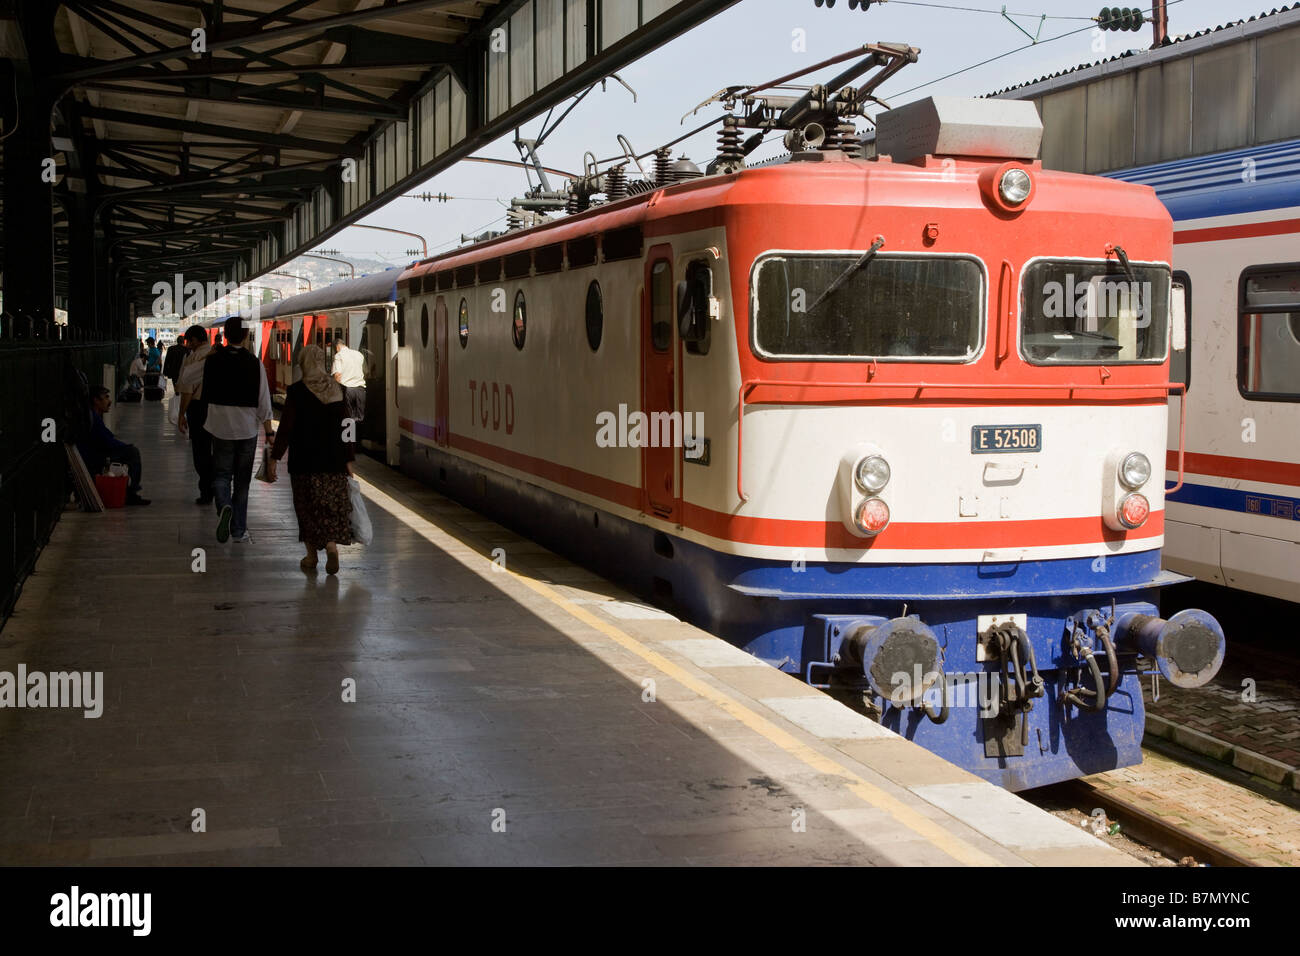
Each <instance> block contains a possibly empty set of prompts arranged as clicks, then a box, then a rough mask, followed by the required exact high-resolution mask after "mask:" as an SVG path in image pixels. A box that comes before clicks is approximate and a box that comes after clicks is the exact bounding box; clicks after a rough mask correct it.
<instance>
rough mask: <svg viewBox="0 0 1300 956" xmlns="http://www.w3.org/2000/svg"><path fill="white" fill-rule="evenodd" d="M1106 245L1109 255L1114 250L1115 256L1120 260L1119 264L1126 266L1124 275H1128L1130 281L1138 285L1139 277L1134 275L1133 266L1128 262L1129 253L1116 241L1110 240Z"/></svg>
mask: <svg viewBox="0 0 1300 956" xmlns="http://www.w3.org/2000/svg"><path fill="white" fill-rule="evenodd" d="M1106 246H1107V248H1106V253H1107V255H1109V254H1110V253H1112V252H1113V253H1115V258H1116V259H1118V260H1119V264H1120V265H1121V266H1122V267H1123V268H1124V275H1125V276H1127V277H1128V281H1129V282H1131V283H1133V284H1134V285H1137V277H1136V276H1135V275H1133V267H1132V266H1130V265H1129V264H1128V253H1127V252H1125V251H1124V247H1123V246H1121V245H1119V244H1118V243H1114V242H1109V243H1107V244H1106Z"/></svg>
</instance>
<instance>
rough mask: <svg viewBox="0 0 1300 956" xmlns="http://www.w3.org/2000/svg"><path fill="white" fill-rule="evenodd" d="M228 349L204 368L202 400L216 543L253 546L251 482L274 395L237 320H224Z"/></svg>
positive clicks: (213, 356)
mask: <svg viewBox="0 0 1300 956" xmlns="http://www.w3.org/2000/svg"><path fill="white" fill-rule="evenodd" d="M225 336H226V345H225V347H224V348H219V349H214V350H213V352H212V354H211V355H209V356H208V358H207V361H205V362H204V364H203V398H204V399H205V400H206V402H207V405H208V417H207V421H205V422H204V425H203V427H204V429H205V430H206V431H207V433H208V434H209V435H211V436H212V490H213V493H214V494H215V496H216V504H217V512H218V514H219V515H220V518H218V520H217V540H218V541H220V542H222V543H225V542H226V541H227V540H229V539H230V538H231V537H233V538H234V539H235V542H236V543H237V544H250V543H251V542H252V540H253V539H252V536H251V535H249V533H248V487H249V485H250V484H251V483H252V480H253V458H254V456H255V455H256V454H257V431H258V428H262V430H263V431H264V432H265V434H266V437H267V441H268V442H269V441H270V439H271V438H272V437H273V433H272V430H271V390H270V389H269V388H268V387H267V384H266V369H265V368H264V367H263V365H262V363H261V362H260V361H259V360H258V358H257V356H255V355H253V354H252V353H251V352H249V351H248V349H246V348H245V347H244V345H245V343H246V340H247V336H248V331H247V330H246V329H245V328H244V325H243V322H242V321H241V320H240V318H239V316H237V315H234V316H231V317H230V318H229V319H227V320H226V327H225Z"/></svg>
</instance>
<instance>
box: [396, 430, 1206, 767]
mask: <svg viewBox="0 0 1300 956" xmlns="http://www.w3.org/2000/svg"><path fill="white" fill-rule="evenodd" d="M401 453H402V454H401V459H402V468H403V470H404V471H406V472H408V473H409V474H412V475H413V476H414V477H417V478H419V479H421V480H422V481H425V482H427V483H429V484H431V485H433V486H434V487H435V488H437V489H438V490H439V491H441V492H443V493H444V494H447V495H448V496H449V497H452V498H455V499H456V500H459V501H461V502H463V503H464V504H466V505H467V506H468V507H471V508H473V509H474V510H476V511H479V512H482V513H484V514H487V515H489V516H491V517H492V518H494V519H495V520H498V521H500V522H501V523H503V524H505V525H507V526H509V527H511V528H513V529H515V530H517V531H518V532H519V533H521V534H523V535H525V536H527V537H529V538H531V539H533V540H536V541H538V542H540V543H542V544H544V545H546V546H547V547H550V548H552V549H553V550H555V551H557V552H559V553H561V554H563V555H565V556H566V557H568V558H570V559H572V560H574V561H575V562H577V563H579V564H583V565H585V566H587V567H590V568H593V569H597V570H599V571H600V573H601V574H602V575H604V576H606V577H608V578H611V579H612V580H615V581H617V582H618V583H620V584H622V585H624V586H625V587H627V588H628V589H629V590H631V591H633V592H634V593H636V594H639V595H643V596H645V597H647V598H649V599H650V600H652V601H654V602H655V603H657V604H660V605H662V606H665V607H667V608H669V609H670V610H673V611H674V612H675V613H677V614H678V615H680V616H681V617H683V618H684V619H687V620H690V621H691V622H692V623H694V624H696V625H698V626H700V627H702V628H704V629H706V630H708V631H709V632H711V633H713V634H716V635H718V636H719V637H722V638H724V639H725V640H727V641H729V642H730V643H732V644H735V645H736V646H738V647H741V648H743V649H745V650H747V651H749V652H750V653H751V654H753V655H755V656H756V657H759V658H761V659H763V660H765V661H767V662H768V663H770V664H772V665H773V666H775V667H778V668H780V669H781V670H784V671H787V672H789V673H791V674H797V675H799V676H800V677H802V678H803V679H805V680H808V681H810V682H812V683H815V684H818V685H819V686H824V685H826V684H830V683H834V682H835V681H834V680H832V678H833V677H834V676H835V675H836V674H837V664H836V662H835V660H834V658H835V657H836V656H837V653H836V647H835V644H834V638H833V634H834V632H836V631H837V627H836V626H835V625H836V622H843V621H851V620H863V621H877V622H879V621H886V620H891V619H900V618H909V619H916V620H919V621H920V622H923V623H924V625H925V626H926V627H928V628H929V629H930V631H932V632H933V634H934V635H935V637H936V638H937V641H938V643H939V645H940V647H941V650H942V658H941V662H942V663H941V669H942V673H943V675H944V677H943V683H944V684H946V686H947V689H948V692H947V695H946V696H947V702H948V713H947V717H946V719H945V720H943V722H942V723H936V722H935V720H933V719H932V718H931V717H929V716H927V715H926V711H925V709H924V708H923V707H921V706H917V705H914V706H902V705H896V704H894V703H893V702H891V701H890V700H887V699H884V698H882V697H881V695H880V694H879V693H873V692H872V690H871V688H870V687H868V686H867V681H866V680H865V679H863V675H862V673H861V669H859V671H858V672H857V673H856V674H855V675H850V677H851V678H852V677H856V678H857V681H856V683H855V681H854V680H853V679H850V680H848V681H840V682H839V686H840V689H844V688H848V689H849V690H850V692H853V691H854V689H855V688H856V690H857V691H859V692H861V694H862V696H863V698H864V699H866V700H870V701H874V705H873V706H874V708H875V709H876V711H877V713H878V716H879V719H880V721H881V723H882V724H883V725H884V726H886V727H888V728H889V729H891V730H893V731H895V732H896V733H899V734H901V735H902V736H903V737H906V738H907V739H909V740H913V741H915V742H916V743H917V744H920V745H921V746H923V747H925V748H926V749H928V750H930V751H933V752H934V753H937V754H939V755H940V756H942V757H944V758H945V759H947V760H949V761H951V762H952V763H954V764H956V765H958V766H960V767H962V768H964V769H966V770H968V771H970V772H971V773H974V774H976V775H978V776H980V777H983V778H984V779H986V780H989V781H991V782H993V783H996V784H999V785H1000V786H1003V787H1005V788H1007V789H1009V790H1022V789H1026V788H1030V787H1038V786H1044V785H1046V784H1049V783H1054V782H1057V781H1061V780H1068V779H1072V778H1075V777H1079V776H1083V775H1086V774H1092V773H1099V772H1102V771H1106V770H1111V769H1114V768H1116V767H1123V766H1128V765H1132V764H1136V763H1140V762H1141V760H1142V757H1141V741H1142V736H1143V731H1144V724H1145V711H1144V707H1143V701H1142V692H1141V686H1140V681H1141V675H1140V674H1139V672H1138V670H1137V669H1136V663H1137V657H1138V655H1137V653H1136V651H1134V650H1133V649H1132V648H1128V649H1117V660H1118V662H1119V668H1118V672H1117V673H1116V674H1115V675H1113V676H1112V674H1111V673H1110V667H1109V666H1108V665H1106V664H1105V662H1104V655H1102V653H1101V650H1100V647H1097V645H1096V644H1095V641H1094V640H1093V639H1094V638H1095V637H1096V634H1095V631H1096V627H1095V626H1094V625H1096V624H1097V623H1099V622H1105V621H1110V622H1111V623H1112V625H1113V623H1114V621H1115V619H1116V618H1117V617H1123V616H1124V615H1125V614H1132V613H1136V614H1139V615H1145V616H1150V617H1152V618H1155V617H1157V615H1158V609H1157V607H1156V594H1157V593H1158V589H1159V588H1160V587H1161V586H1164V585H1167V584H1172V583H1175V582H1177V581H1181V580H1185V578H1183V577H1181V576H1179V575H1173V574H1170V573H1168V572H1162V571H1161V569H1160V552H1159V551H1158V550H1151V551H1142V552H1135V553H1126V554H1113V555H1108V556H1106V557H1105V559H1104V560H1102V559H1099V558H1078V559H1062V560H1052V561H1029V562H1019V563H1015V564H1000V565H989V564H928V565H926V564H921V565H901V566H900V565H862V564H853V565H849V564H831V563H823V564H818V563H813V562H809V563H807V564H806V566H803V567H800V566H799V565H796V564H792V563H791V562H775V561H765V560H759V559H755V558H748V557H742V556H736V555H730V554H724V553H720V552H717V551H714V550H712V549H710V548H707V547H704V546H701V545H699V544H696V543H694V542H691V541H687V540H685V539H683V538H680V537H677V536H675V535H670V534H667V533H665V532H662V531H658V530H656V529H654V528H651V527H647V526H646V525H642V524H639V523H637V522H634V521H629V520H627V519H625V518H620V517H618V516H615V515H613V514H610V513H609V512H606V511H603V510H600V509H596V508H593V507H592V506H590V505H586V504H582V503H579V502H577V501H574V500H573V499H570V498H567V497H565V496H563V495H559V494H556V493H554V492H551V491H548V490H546V489H543V488H540V487H538V486H536V485H533V484H530V483H528V482H525V481H521V480H519V479H516V478H512V477H510V476H508V475H504V474H501V473H500V472H497V471H494V470H489V469H487V468H484V467H482V466H480V465H478V464H476V463H474V462H470V461H467V460H465V459H463V458H460V457H458V456H456V455H452V454H448V453H446V452H444V451H442V450H441V449H437V448H431V447H428V446H424V445H415V444H413V443H412V442H410V440H409V439H408V438H406V437H403V439H402V448H401ZM985 615H1000V616H1008V615H1022V616H1023V617H1021V618H1019V620H1021V621H1023V622H1024V626H1023V631H1024V634H1025V635H1026V636H1027V638H1028V642H1029V644H1030V645H1032V648H1033V654H1034V658H1035V660H1036V664H1037V672H1038V674H1039V675H1040V676H1041V678H1042V694H1041V696H1038V697H1037V698H1035V699H1033V700H1032V706H1030V707H1028V708H1027V709H1025V708H1024V707H1023V704H1022V705H1021V706H1020V707H1019V708H1016V707H1015V706H1014V704H1013V705H1011V706H1008V704H1007V701H1006V700H1005V696H1006V692H1005V691H1003V690H1002V689H1001V686H1000V685H1001V684H1002V683H1003V682H1004V681H1005V682H1006V683H1008V684H1014V681H1013V680H1012V679H1011V678H1009V677H1008V676H1007V675H1008V671H1007V670H1006V669H1005V668H1003V667H1000V666H998V665H996V664H993V663H990V662H989V661H988V660H979V659H977V657H978V652H977V643H978V642H977V632H978V627H977V623H978V622H979V619H980V617H981V616H985ZM1071 633H1074V634H1079V633H1083V634H1084V635H1085V637H1086V638H1088V642H1089V644H1090V646H1094V647H1097V656H1098V657H1099V658H1100V659H1102V660H1103V667H1104V671H1103V673H1102V674H1101V677H1102V678H1104V679H1105V681H1106V683H1108V684H1111V685H1112V687H1110V688H1109V693H1108V694H1107V697H1106V700H1105V707H1104V709H1101V710H1096V711H1094V710H1090V709H1088V708H1087V707H1084V706H1079V705H1078V704H1076V703H1071V702H1069V701H1068V700H1062V692H1063V691H1074V692H1075V694H1076V698H1075V699H1076V700H1078V696H1077V695H1078V694H1079V692H1080V689H1083V693H1085V694H1086V693H1088V691H1089V690H1090V689H1092V688H1093V687H1094V685H1095V683H1096V680H1097V671H1096V670H1092V671H1089V668H1088V667H1086V666H1084V664H1083V663H1082V661H1081V660H1080V658H1079V656H1078V654H1077V650H1074V649H1072V648H1071V643H1070V636H1071ZM1022 663H1023V662H1022ZM1023 671H1024V672H1025V673H1028V668H1027V667H1026V668H1024V669H1023ZM1012 673H1014V668H1013V669H1012ZM999 675H1001V676H999ZM879 689H880V688H879V687H877V690H879ZM943 696H944V695H943V694H942V693H941V690H940V688H939V684H938V683H937V682H936V683H935V684H934V685H933V686H931V687H930V688H929V690H928V691H926V693H925V695H924V700H925V702H928V703H929V704H930V705H931V711H932V712H933V711H935V710H938V708H939V707H940V705H941V703H942V697H943ZM1023 696H1028V695H1022V698H1023ZM1086 702H1087V701H1086V700H1085V701H1083V703H1086Z"/></svg>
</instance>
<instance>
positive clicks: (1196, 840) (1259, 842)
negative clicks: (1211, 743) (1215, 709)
mask: <svg viewBox="0 0 1300 956" xmlns="http://www.w3.org/2000/svg"><path fill="white" fill-rule="evenodd" d="M1143 757H1144V761H1143V763H1142V764H1140V765H1138V766H1135V767H1123V768H1121V769H1119V770H1112V771H1109V772H1108V773H1102V774H1096V775H1094V776H1091V777H1087V778H1084V779H1082V780H1073V781H1068V782H1065V783H1060V784H1055V785H1053V786H1050V787H1042V788H1040V789H1037V790H1031V791H1026V792H1024V793H1022V794H1021V795H1022V796H1023V797H1025V798H1026V799H1028V800H1029V801H1031V802H1033V803H1035V804H1036V805H1038V806H1039V807H1041V808H1042V809H1045V810H1048V811H1049V812H1052V813H1055V814H1057V815H1058V816H1060V817H1062V818H1063V819H1066V820H1069V821H1070V822H1072V823H1080V822H1086V821H1088V820H1089V819H1090V817H1091V816H1092V814H1093V813H1094V812H1095V811H1096V810H1097V809H1100V810H1102V811H1104V812H1105V814H1106V818H1107V821H1108V823H1118V824H1119V827H1118V828H1117V831H1116V832H1117V833H1118V837H1116V836H1114V835H1111V834H1108V835H1107V836H1106V837H1103V839H1107V840H1114V841H1116V844H1117V846H1119V848H1121V849H1125V850H1126V851H1127V852H1130V853H1131V854H1132V855H1134V856H1137V857H1138V858H1140V859H1143V860H1144V862H1147V863H1152V864H1154V865H1170V864H1183V865H1202V864H1203V865H1208V866H1300V809H1297V808H1296V807H1295V806H1294V805H1291V804H1290V803H1287V802H1282V801H1279V800H1277V799H1274V797H1273V796H1270V795H1269V794H1268V793H1266V792H1261V790H1260V789H1258V788H1257V787H1253V786H1251V785H1249V784H1243V783H1241V782H1233V781H1229V780H1225V779H1223V777H1222V776H1221V775H1220V774H1219V773H1216V772H1215V771H1214V770H1213V769H1206V768H1202V767H1200V766H1199V765H1198V763H1188V762H1186V761H1185V760H1182V759H1179V757H1178V755H1177V754H1170V753H1167V752H1163V751H1158V750H1153V749H1149V748H1147V749H1144V752H1143ZM1142 848H1149V849H1150V851H1153V852H1154V853H1155V854H1156V856H1152V854H1151V853H1150V852H1144V851H1143V849H1142Z"/></svg>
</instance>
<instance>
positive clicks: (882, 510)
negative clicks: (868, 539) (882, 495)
mask: <svg viewBox="0 0 1300 956" xmlns="http://www.w3.org/2000/svg"><path fill="white" fill-rule="evenodd" d="M853 522H854V524H856V525H857V526H858V530H859V531H861V532H862V533H863V534H866V535H877V534H880V532H882V531H884V530H885V525H887V524H889V505H887V504H885V503H884V502H883V501H881V500H880V499H879V498H868V499H867V500H866V501H864V502H862V504H860V505H858V510H857V513H856V514H854V516H853Z"/></svg>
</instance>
